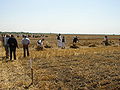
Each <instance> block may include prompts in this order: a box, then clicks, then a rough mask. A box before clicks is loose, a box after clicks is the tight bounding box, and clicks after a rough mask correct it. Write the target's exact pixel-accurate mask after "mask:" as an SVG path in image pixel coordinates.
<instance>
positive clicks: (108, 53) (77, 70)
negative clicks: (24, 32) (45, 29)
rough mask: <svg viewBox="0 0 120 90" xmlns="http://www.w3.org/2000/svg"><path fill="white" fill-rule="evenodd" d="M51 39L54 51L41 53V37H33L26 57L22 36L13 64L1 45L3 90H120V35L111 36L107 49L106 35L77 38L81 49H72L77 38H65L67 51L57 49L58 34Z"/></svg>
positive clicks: (0, 62)
mask: <svg viewBox="0 0 120 90" xmlns="http://www.w3.org/2000/svg"><path fill="white" fill-rule="evenodd" d="M47 36H48V37H45V43H44V44H45V45H46V44H47V45H50V46H52V48H45V49H44V50H42V51H37V50H36V49H35V48H36V42H37V40H38V39H39V38H30V40H31V44H30V48H29V49H30V56H29V57H26V58H24V57H23V50H22V45H21V37H19V38H17V40H18V42H19V49H17V60H15V61H13V62H11V61H8V62H6V61H5V58H2V57H4V56H5V51H4V48H3V47H2V44H1V45H0V51H1V52H0V57H1V58H0V73H1V74H0V90H25V89H28V90H120V46H119V45H118V43H119V41H118V39H119V38H120V36H117V35H110V36H108V37H109V39H110V44H111V45H110V46H104V45H102V44H101V43H102V41H103V38H104V35H77V36H78V37H79V39H80V41H79V42H78V44H77V46H79V48H77V49H74V48H70V46H71V45H72V37H73V36H75V35H64V36H65V37H66V48H65V49H60V48H58V47H57V45H56V44H57V41H56V35H52V34H49V35H47ZM90 45H94V47H89V46H90ZM30 59H31V60H32V63H33V64H32V66H33V75H34V77H33V84H32V85H30V84H31V81H32V80H31V69H30Z"/></svg>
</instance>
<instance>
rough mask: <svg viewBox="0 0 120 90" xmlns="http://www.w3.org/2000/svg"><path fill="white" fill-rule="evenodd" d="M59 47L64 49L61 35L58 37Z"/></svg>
mask: <svg viewBox="0 0 120 90" xmlns="http://www.w3.org/2000/svg"><path fill="white" fill-rule="evenodd" d="M57 45H58V48H61V47H62V37H61V34H59V35H57Z"/></svg>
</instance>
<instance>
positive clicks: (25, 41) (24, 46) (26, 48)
mask: <svg viewBox="0 0 120 90" xmlns="http://www.w3.org/2000/svg"><path fill="white" fill-rule="evenodd" d="M22 44H23V51H24V57H26V51H27V56H29V48H28V46H29V44H30V40H29V38H27V36H23V39H22Z"/></svg>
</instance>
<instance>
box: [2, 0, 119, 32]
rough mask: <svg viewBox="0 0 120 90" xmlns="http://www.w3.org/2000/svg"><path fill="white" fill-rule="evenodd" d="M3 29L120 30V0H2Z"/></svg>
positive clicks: (35, 30) (38, 30)
mask: <svg viewBox="0 0 120 90" xmlns="http://www.w3.org/2000/svg"><path fill="white" fill-rule="evenodd" d="M0 31H22V32H23V31H25V32H45V33H50V32H51V33H87V34H89V33H91V34H92V33H105V34H106V33H114V34H119V33H120V0H0Z"/></svg>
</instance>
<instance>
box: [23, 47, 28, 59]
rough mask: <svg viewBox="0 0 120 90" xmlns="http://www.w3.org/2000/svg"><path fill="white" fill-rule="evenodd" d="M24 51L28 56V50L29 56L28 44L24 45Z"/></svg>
mask: <svg viewBox="0 0 120 90" xmlns="http://www.w3.org/2000/svg"><path fill="white" fill-rule="evenodd" d="M23 51H24V57H26V51H27V56H29V48H28V45H23Z"/></svg>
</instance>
